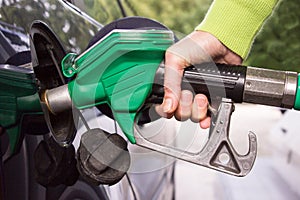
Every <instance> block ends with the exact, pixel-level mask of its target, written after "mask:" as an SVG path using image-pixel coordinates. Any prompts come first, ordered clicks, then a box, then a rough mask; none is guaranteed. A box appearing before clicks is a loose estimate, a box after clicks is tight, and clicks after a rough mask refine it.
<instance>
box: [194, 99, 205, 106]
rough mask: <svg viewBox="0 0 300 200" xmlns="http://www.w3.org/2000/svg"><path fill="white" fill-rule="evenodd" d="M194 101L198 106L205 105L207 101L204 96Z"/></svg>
mask: <svg viewBox="0 0 300 200" xmlns="http://www.w3.org/2000/svg"><path fill="white" fill-rule="evenodd" d="M196 102H197V104H198V106H199V107H201V108H202V107H207V101H206V99H204V98H197V99H196Z"/></svg>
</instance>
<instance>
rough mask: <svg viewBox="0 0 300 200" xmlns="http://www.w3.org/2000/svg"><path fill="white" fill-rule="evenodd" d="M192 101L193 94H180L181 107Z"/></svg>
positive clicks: (188, 92) (183, 92)
mask: <svg viewBox="0 0 300 200" xmlns="http://www.w3.org/2000/svg"><path fill="white" fill-rule="evenodd" d="M192 101H193V93H191V92H190V91H186V90H183V91H182V94H181V103H182V104H183V105H190V104H191V103H192Z"/></svg>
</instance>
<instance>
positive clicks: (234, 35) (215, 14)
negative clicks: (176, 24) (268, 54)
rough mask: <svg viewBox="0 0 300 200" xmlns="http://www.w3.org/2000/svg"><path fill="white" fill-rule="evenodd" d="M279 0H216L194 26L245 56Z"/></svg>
mask: <svg viewBox="0 0 300 200" xmlns="http://www.w3.org/2000/svg"><path fill="white" fill-rule="evenodd" d="M277 1H278V0H214V1H213V3H212V5H211V7H210V9H209V10H208V12H207V14H206V16H205V18H204V20H203V21H202V22H201V24H199V25H198V26H197V27H196V29H195V30H202V31H206V32H209V33H211V34H213V35H214V36H215V37H217V38H218V39H219V40H220V41H221V42H222V43H223V44H224V45H225V46H227V47H228V48H229V49H231V50H232V51H233V52H235V53H237V54H238V55H240V56H241V57H242V58H245V57H246V56H247V55H248V53H249V51H250V48H251V45H252V42H253V40H254V38H255V36H256V34H257V32H258V31H259V30H260V28H261V26H262V25H263V23H264V21H265V20H266V19H267V18H268V16H269V15H270V14H271V13H272V11H273V9H274V7H275V5H276V3H277Z"/></svg>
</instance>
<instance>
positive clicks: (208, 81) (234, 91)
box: [148, 63, 247, 103]
mask: <svg viewBox="0 0 300 200" xmlns="http://www.w3.org/2000/svg"><path fill="white" fill-rule="evenodd" d="M246 71H247V67H245V66H235V65H224V64H215V63H205V64H201V65H198V66H197V67H195V66H191V67H188V68H186V69H185V72H184V76H183V79H182V86H181V87H182V89H187V90H190V91H192V92H193V93H194V94H200V93H201V94H205V95H206V96H207V97H208V99H209V100H210V101H211V100H212V99H214V98H222V97H226V98H229V99H232V100H233V101H234V102H235V103H241V102H243V92H244V84H245V76H246ZM163 76H164V68H163V67H160V68H159V69H158V71H157V74H156V79H155V81H154V82H155V83H154V84H153V88H152V96H151V97H150V98H149V99H148V102H151V103H161V102H162V99H163V95H164V88H163Z"/></svg>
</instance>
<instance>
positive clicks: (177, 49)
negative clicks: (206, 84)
mask: <svg viewBox="0 0 300 200" xmlns="http://www.w3.org/2000/svg"><path fill="white" fill-rule="evenodd" d="M208 61H214V62H218V63H225V64H237V65H238V64H241V63H242V58H241V57H240V56H239V55H237V54H235V53H234V52H232V51H231V50H230V49H228V48H227V47H226V46H224V45H223V44H222V43H221V42H220V41H219V40H218V39H217V38H216V37H214V36H213V35H212V34H210V33H208V32H204V31H194V32H192V33H191V34H189V35H188V36H187V37H185V38H183V39H182V40H180V41H179V42H177V43H176V44H174V45H172V46H171V47H170V48H169V49H168V50H167V51H166V54H165V77H164V91H165V95H164V100H163V103H162V104H161V105H158V106H156V112H157V113H158V114H159V115H161V116H162V117H166V118H171V117H173V116H175V118H176V119H177V120H180V121H185V120H187V119H191V120H192V121H194V122H199V123H200V127H201V128H209V126H210V117H208V116H207V109H208V105H209V102H208V99H207V97H206V96H205V95H203V94H197V95H195V97H194V96H193V94H192V92H191V91H188V90H183V91H181V80H182V76H183V72H184V69H185V68H186V67H188V66H190V65H195V64H200V63H203V62H208Z"/></svg>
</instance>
